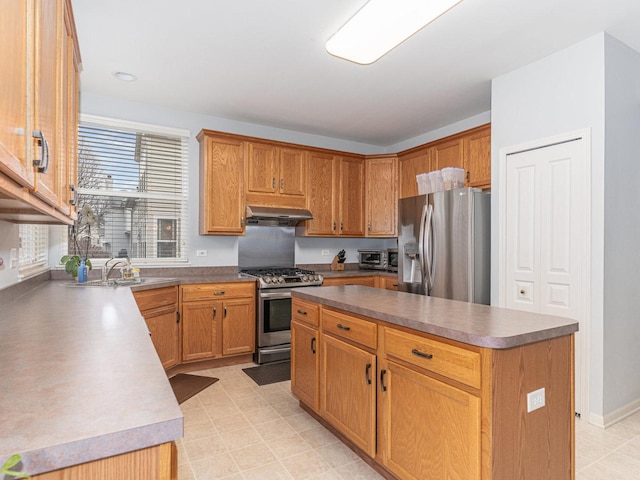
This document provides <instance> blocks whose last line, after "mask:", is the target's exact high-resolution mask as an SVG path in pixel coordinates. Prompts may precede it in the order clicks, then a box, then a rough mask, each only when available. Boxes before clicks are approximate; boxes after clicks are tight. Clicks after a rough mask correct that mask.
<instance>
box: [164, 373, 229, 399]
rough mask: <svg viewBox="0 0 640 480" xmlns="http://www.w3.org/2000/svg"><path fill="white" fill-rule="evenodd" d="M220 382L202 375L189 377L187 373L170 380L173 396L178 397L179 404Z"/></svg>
mask: <svg viewBox="0 0 640 480" xmlns="http://www.w3.org/2000/svg"><path fill="white" fill-rule="evenodd" d="M217 381H218V379H217V378H213V377H203V376H201V375H189V374H187V373H179V374H177V375H176V376H174V377H171V378H170V379H169V383H170V384H171V388H172V389H173V394H174V395H175V396H176V400H178V403H183V402H186V401H187V400H189V399H190V398H191V397H193V396H194V395H195V394H197V393H200V392H201V391H202V390H204V389H205V388H207V387H208V386H209V385H213V384H214V383H216V382H217Z"/></svg>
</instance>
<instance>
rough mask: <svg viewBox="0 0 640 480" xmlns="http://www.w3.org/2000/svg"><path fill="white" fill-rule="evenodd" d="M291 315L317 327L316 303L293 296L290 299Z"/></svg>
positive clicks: (317, 313)
mask: <svg viewBox="0 0 640 480" xmlns="http://www.w3.org/2000/svg"><path fill="white" fill-rule="evenodd" d="M291 317H292V318H293V319H294V320H298V321H299V322H302V323H306V324H308V325H313V326H314V327H317V326H318V320H319V318H320V306H319V305H318V304H317V303H311V302H306V301H304V300H301V299H299V298H293V300H292V301H291Z"/></svg>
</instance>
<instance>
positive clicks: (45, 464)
mask: <svg viewBox="0 0 640 480" xmlns="http://www.w3.org/2000/svg"><path fill="white" fill-rule="evenodd" d="M66 283H69V282H54V281H50V282H44V283H42V284H41V285H39V286H38V287H37V288H36V289H33V290H31V291H29V292H27V293H25V294H23V295H22V296H20V297H18V298H15V299H13V300H12V301H8V302H5V303H3V304H2V305H1V308H2V315H1V318H0V392H2V393H1V394H0V411H1V412H2V416H1V417H2V423H1V426H0V428H1V430H2V435H0V463H3V462H4V460H5V459H6V458H7V457H8V456H9V455H11V454H13V453H20V454H21V455H22V459H23V468H22V469H21V471H22V472H26V473H28V474H30V475H38V474H43V473H44V472H50V473H44V474H43V475H42V476H40V475H38V476H37V477H36V478H43V479H46V480H49V479H57V478H62V477H60V476H59V472H61V471H64V470H60V469H66V468H67V467H72V466H74V465H80V464H83V466H82V467H81V468H85V469H84V470H79V471H76V472H75V475H76V476H75V477H73V478H96V479H98V478H136V479H145V480H146V479H165V478H167V479H168V478H169V474H170V471H171V468H172V467H171V462H173V461H175V453H174V452H172V450H173V446H172V442H173V441H174V440H176V439H178V438H181V437H182V435H183V417H182V412H181V410H180V407H179V406H178V403H177V402H176V399H175V396H174V395H173V392H172V390H171V387H170V385H169V382H168V380H167V376H166V374H165V372H164V370H163V368H162V366H161V364H160V362H159V360H158V357H157V355H156V352H155V350H154V347H153V344H152V343H151V339H150V338H149V331H148V329H147V326H146V325H145V322H144V319H143V318H142V316H141V315H140V312H139V310H138V307H137V305H136V302H135V300H134V298H133V295H132V294H131V289H130V288H128V287H118V288H113V287H68V286H65V284H66ZM147 285H148V286H147ZM158 285H162V283H158ZM150 286H151V283H149V284H145V286H144V287H142V286H141V287H140V288H150ZM156 286H157V285H156ZM99 472H102V473H99ZM104 472H110V473H109V474H105V473H104ZM65 478H66V477H65Z"/></svg>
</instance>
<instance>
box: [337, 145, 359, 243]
mask: <svg viewBox="0 0 640 480" xmlns="http://www.w3.org/2000/svg"><path fill="white" fill-rule="evenodd" d="M339 179H340V187H339V191H338V194H339V198H340V203H339V205H340V209H339V210H340V215H339V221H340V225H339V226H338V233H339V234H340V235H344V236H345V237H362V236H364V158H349V157H345V158H342V159H341V161H340V177H339Z"/></svg>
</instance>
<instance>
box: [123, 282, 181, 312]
mask: <svg viewBox="0 0 640 480" xmlns="http://www.w3.org/2000/svg"><path fill="white" fill-rule="evenodd" d="M133 297H134V298H135V300H136V303H137V304H138V308H139V309H140V311H141V312H144V311H145V310H149V309H152V308H159V307H166V306H168V305H177V304H178V287H177V286H170V287H162V288H154V289H151V290H142V291H138V292H133Z"/></svg>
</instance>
